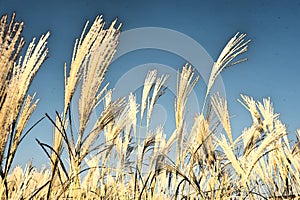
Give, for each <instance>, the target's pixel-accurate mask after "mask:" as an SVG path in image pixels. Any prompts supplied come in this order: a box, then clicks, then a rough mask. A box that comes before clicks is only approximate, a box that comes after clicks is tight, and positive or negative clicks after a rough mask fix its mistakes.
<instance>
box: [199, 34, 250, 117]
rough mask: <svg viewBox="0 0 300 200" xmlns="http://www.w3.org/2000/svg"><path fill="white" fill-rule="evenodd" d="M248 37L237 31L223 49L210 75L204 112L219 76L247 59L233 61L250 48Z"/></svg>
mask: <svg viewBox="0 0 300 200" xmlns="http://www.w3.org/2000/svg"><path fill="white" fill-rule="evenodd" d="M245 37H246V34H240V33H236V34H235V36H233V37H232V38H231V39H230V40H229V42H228V43H227V44H226V46H225V47H224V49H223V50H222V52H221V54H220V56H219V58H218V59H217V61H216V62H215V63H214V65H213V67H212V69H211V73H210V77H209V80H208V84H207V90H206V94H205V98H204V103H203V107H202V113H203V111H204V107H205V104H206V99H207V97H208V94H209V93H210V90H211V88H212V86H213V84H214V82H215V80H216V78H217V76H218V75H219V74H220V73H221V72H222V71H223V70H224V69H225V68H227V67H229V66H233V65H235V64H238V63H240V62H243V61H245V60H246V59H241V60H238V61H236V62H231V61H232V60H233V59H234V58H236V57H237V56H238V55H240V54H242V53H244V52H246V51H247V49H248V43H249V42H250V40H247V41H244V39H245Z"/></svg>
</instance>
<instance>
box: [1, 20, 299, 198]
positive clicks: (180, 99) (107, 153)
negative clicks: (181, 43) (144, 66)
mask: <svg viewBox="0 0 300 200" xmlns="http://www.w3.org/2000/svg"><path fill="white" fill-rule="evenodd" d="M14 18H15V17H14V15H13V17H12V19H11V20H10V21H9V20H8V17H7V16H3V17H2V18H1V23H0V78H1V82H0V84H1V85H0V94H1V96H0V123H1V124H0V125H1V126H0V131H1V140H0V141H1V143H0V162H1V171H0V177H1V179H0V183H1V184H0V198H1V199H230V198H231V199H282V198H289V199H290V198H297V197H298V194H299V193H300V191H299V190H300V174H299V172H300V157H299V139H298V138H299V134H300V131H298V132H297V136H298V137H297V141H296V143H294V144H292V143H290V141H289V140H288V138H287V134H288V133H287V131H286V127H285V125H284V124H283V123H282V122H281V121H280V119H279V114H277V113H275V112H274V109H273V105H272V104H271V101H270V98H267V99H264V100H263V101H262V102H258V101H255V100H254V99H253V98H251V97H248V96H245V95H241V100H240V102H241V104H242V105H243V106H244V107H245V108H246V109H247V110H248V111H249V112H250V114H251V116H252V121H253V122H252V125H251V126H250V127H246V128H245V129H244V130H243V132H242V133H240V134H239V136H238V137H237V138H234V137H233V135H237V133H232V129H231V124H230V112H229V110H228V107H227V100H226V99H224V98H223V97H221V96H220V95H219V94H210V91H211V88H212V86H213V83H214V81H215V79H216V78H217V76H218V75H219V74H220V73H221V72H222V71H223V70H224V69H225V68H226V67H229V66H232V65H235V64H237V63H239V62H242V61H245V59H238V60H236V57H237V56H239V55H240V54H242V53H244V52H246V51H247V48H248V44H249V42H250V41H249V40H245V37H246V35H245V34H239V33H237V34H236V35H234V37H233V38H231V39H230V40H229V42H228V44H227V45H226V46H225V48H224V49H223V51H221V54H220V56H219V58H218V59H217V61H216V62H215V63H214V65H213V66H212V71H211V75H210V78H209V82H208V86H207V89H206V93H205V94H204V95H205V100H204V102H203V109H202V111H201V113H194V116H195V117H194V119H193V123H192V127H191V128H188V126H187V120H189V119H186V115H185V114H186V104H187V101H188V98H189V95H190V93H191V91H192V90H193V89H194V86H195V85H196V84H197V82H198V80H199V78H200V77H199V76H197V75H196V74H195V72H194V69H193V67H192V66H190V65H189V64H186V65H184V66H183V67H182V68H181V70H180V71H179V72H178V77H177V91H176V97H175V99H174V111H175V112H174V113H175V116H174V121H173V122H174V124H175V126H174V127H175V129H174V130H172V133H171V134H170V135H169V136H168V137H167V134H166V133H165V130H164V127H162V126H159V127H157V128H154V129H153V128H151V129H150V122H151V116H152V111H153V108H154V107H155V104H156V102H157V100H158V99H159V98H160V97H161V96H162V95H163V94H164V92H165V90H166V83H167V81H168V75H162V76H160V77H158V76H157V74H158V72H157V70H153V71H149V73H148V74H145V75H144V76H145V82H144V87H143V91H142V94H141V98H137V97H136V95H137V94H133V93H131V94H130V95H129V96H127V97H122V98H119V99H116V100H114V99H113V98H112V95H113V89H110V88H109V85H108V84H106V85H103V84H102V82H103V80H104V77H105V73H106V71H107V69H108V67H109V65H110V63H111V61H112V58H113V56H114V54H115V52H116V48H117V45H118V38H119V35H120V25H118V24H117V21H114V22H113V23H112V24H111V25H110V26H109V27H108V28H106V27H105V24H104V21H103V19H102V17H96V19H95V20H94V22H93V23H92V25H91V26H88V23H87V24H86V26H85V27H84V29H83V32H82V34H81V37H80V39H78V40H76V42H75V45H74V50H73V56H72V59H71V62H70V64H67V63H66V64H65V72H64V73H65V82H64V89H65V90H64V99H62V100H61V101H63V102H64V108H63V110H61V111H57V112H56V116H49V115H48V114H46V115H45V116H41V120H48V121H49V123H51V124H52V125H53V143H51V142H49V141H39V140H36V142H37V143H38V144H39V145H40V147H41V152H40V153H45V156H47V157H48V158H49V160H50V163H51V165H50V166H49V167H48V168H43V169H41V170H40V171H38V170H37V169H36V168H35V167H33V166H31V164H28V165H27V166H26V167H25V168H24V169H22V168H20V167H16V168H14V169H11V166H12V162H13V160H14V157H15V154H16V153H17V149H18V147H19V144H20V142H21V141H22V140H23V138H24V136H26V135H27V134H28V133H29V132H30V131H29V132H24V128H25V126H26V125H27V122H28V120H29V118H30V116H31V114H32V113H33V111H34V109H35V107H36V106H37V103H38V101H37V100H34V95H28V94H27V90H28V87H29V86H30V83H31V81H32V79H33V77H34V76H35V74H36V73H37V71H38V69H39V67H40V66H41V64H42V63H43V61H44V60H45V58H46V56H47V52H48V49H47V48H46V44H47V38H48V37H49V33H47V34H45V35H44V36H42V37H41V38H40V39H39V41H38V42H36V41H35V39H34V40H33V41H32V43H30V44H29V47H28V49H27V51H26V54H25V56H24V57H21V56H19V54H20V51H21V49H22V47H23V46H24V40H23V39H22V38H21V33H22V29H23V26H24V24H23V22H16V21H15V19H14ZM207 67H209V66H207ZM158 70H159V69H158ZM76 90H79V91H80V92H79V101H78V104H77V105H76V106H77V108H78V116H76V117H78V119H73V118H72V117H71V116H74V115H72V113H71V112H72V109H71V104H74V93H75V91H76ZM137 99H141V101H140V102H137ZM99 107H100V110H101V113H100V114H99V116H98V118H97V120H95V121H92V120H91V115H92V113H93V112H94V111H95V109H97V108H99ZM75 120H76V121H78V122H79V127H78V129H76V128H74V121H75ZM38 123H39V121H37V123H36V124H34V125H33V126H32V128H34V126H36V125H38ZM90 123H94V124H92V125H91V124H90ZM140 127H146V128H145V129H142V128H140ZM29 130H30V129H29ZM174 150H175V151H176V152H174ZM171 154H172V155H171ZM173 155H175V156H173Z"/></svg>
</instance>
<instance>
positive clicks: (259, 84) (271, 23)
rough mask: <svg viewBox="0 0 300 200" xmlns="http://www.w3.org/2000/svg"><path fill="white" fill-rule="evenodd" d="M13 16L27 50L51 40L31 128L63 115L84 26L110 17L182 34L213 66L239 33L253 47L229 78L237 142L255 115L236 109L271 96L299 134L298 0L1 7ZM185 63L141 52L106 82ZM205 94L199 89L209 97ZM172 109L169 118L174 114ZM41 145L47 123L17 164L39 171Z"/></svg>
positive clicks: (14, 0) (125, 59)
mask: <svg viewBox="0 0 300 200" xmlns="http://www.w3.org/2000/svg"><path fill="white" fill-rule="evenodd" d="M13 11H15V12H16V14H17V19H18V20H23V21H24V22H25V28H24V32H23V36H24V37H25V39H26V41H27V43H26V44H27V45H28V43H29V41H30V40H31V39H32V37H34V36H40V35H41V34H43V33H45V32H46V31H48V30H49V31H50V32H51V37H50V39H49V44H48V47H49V49H50V51H49V52H50V53H49V56H50V57H49V59H48V60H47V61H46V62H45V63H44V64H43V65H42V67H41V69H40V71H39V72H38V74H37V76H36V78H35V79H34V81H33V84H32V87H31V88H30V92H31V93H32V92H34V91H36V92H37V97H38V98H40V102H39V105H38V108H37V109H36V112H35V113H34V115H33V117H32V120H31V121H30V122H29V124H33V123H34V121H36V120H37V119H38V118H40V117H41V116H43V114H44V113H45V112H47V113H49V114H50V115H51V116H54V112H55V110H58V111H59V112H61V111H62V105H63V63H64V62H67V63H69V62H70V57H71V54H72V50H73V44H74V40H75V38H76V37H79V36H80V33H81V31H82V27H83V26H84V24H85V21H86V20H91V21H92V20H93V19H94V18H95V17H96V16H97V15H103V16H104V19H105V20H106V21H107V22H108V23H110V22H111V21H112V20H113V19H115V18H116V17H118V19H119V21H120V22H123V26H122V31H128V30H131V29H134V28H142V27H159V28H167V29H169V30H174V31H178V32H180V33H182V34H184V35H185V36H187V37H190V38H192V39H193V40H195V41H196V42H197V43H199V44H201V45H202V47H203V48H204V49H205V50H206V51H207V53H208V54H209V55H210V56H211V57H212V58H213V59H214V60H216V59H217V57H218V55H219V53H220V51H221V49H222V48H223V46H224V45H225V44H226V42H227V41H228V39H229V38H230V37H231V36H232V35H233V34H234V33H236V32H237V31H240V32H245V33H247V34H248V38H250V39H251V40H252V42H251V43H250V48H249V51H248V52H247V53H246V54H245V56H247V57H248V58H249V61H247V62H245V63H242V64H239V65H237V66H234V67H232V68H229V69H227V70H226V71H224V72H223V73H222V79H223V83H224V86H225V91H226V96H227V99H228V104H229V110H230V114H231V115H232V116H233V118H232V123H233V124H232V126H233V131H234V132H235V137H236V136H237V135H239V134H240V131H241V130H242V129H243V128H244V127H245V126H248V125H250V123H251V117H250V115H249V114H248V113H247V111H246V110H245V109H244V108H243V107H242V106H241V105H240V104H239V103H238V102H237V101H236V100H237V99H238V98H239V95H240V94H246V95H250V96H253V97H254V98H255V99H256V100H262V98H264V97H268V96H270V97H271V100H272V102H273V103H274V106H275V111H276V112H278V113H280V115H281V119H282V121H283V122H284V123H285V124H287V126H288V130H289V132H291V135H293V134H294V132H295V130H296V129H297V128H300V120H299V113H300V104H299V99H300V98H299V97H300V89H299V86H300V79H299V77H300V64H299V57H300V50H299V47H300V25H299V19H300V1H299V0H298V1H296V0H290V1H284V0H281V1H278V0H275V1H273V0H269V1H261V0H253V1H244V0H242V1H240V0H239V1H238V0H232V1H221V0H220V1H214V0H213V1H208V0H202V1H199V0H193V1H169V0H166V1H159V0H152V1H132V0H127V1H121V0H111V1H108V0H82V1H78V0H64V1H59V0H53V1H43V0H27V1H22V0H0V14H1V15H3V14H6V13H8V14H9V15H11V13H12V12H13ZM121 42H122V41H121ZM186 60H187V61H189V60H188V59H187V58H180V57H179V56H178V55H174V54H173V53H169V52H165V51H159V50H155V49H154V50H149V49H142V50H138V51H135V52H131V53H129V54H128V55H123V56H122V57H121V58H120V59H118V60H116V61H115V62H114V63H113V65H112V66H111V68H110V70H109V72H108V77H107V78H108V81H112V86H114V82H116V81H117V80H119V78H120V77H121V75H122V74H124V73H126V72H128V71H129V70H130V69H131V68H134V67H137V66H140V65H143V64H147V63H159V64H162V65H165V66H169V67H172V68H174V69H175V70H177V69H178V68H180V66H182V65H183V64H184V63H185V61H186ZM154 67H155V66H154ZM207 67H208V68H209V67H211V66H207ZM158 70H159V67H158ZM201 87H202V88H203V87H204V86H203V84H202V86H201ZM203 91H204V89H202V90H201V89H199V93H202V95H203ZM196 92H197V91H196ZM162 104H163V102H162ZM172 106H173V102H172V103H171V108H173V107H172ZM165 109H166V112H167V115H168V112H169V110H168V109H169V108H168V107H166V108H165ZM34 138H39V139H40V140H41V141H43V142H47V143H51V138H52V132H51V124H50V123H49V122H48V121H47V120H44V121H43V122H42V123H41V124H39V126H38V127H37V128H36V129H34V130H33V131H32V132H31V133H30V135H29V136H28V137H27V138H26V139H25V140H24V142H23V144H22V145H21V146H20V149H19V151H18V153H17V158H16V160H15V164H24V163H26V162H27V161H28V160H29V159H31V158H33V163H34V164H37V165H40V163H47V162H48V160H47V158H46V156H45V154H44V153H43V152H42V151H41V149H40V147H39V146H38V145H37V144H36V142H35V141H34Z"/></svg>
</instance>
